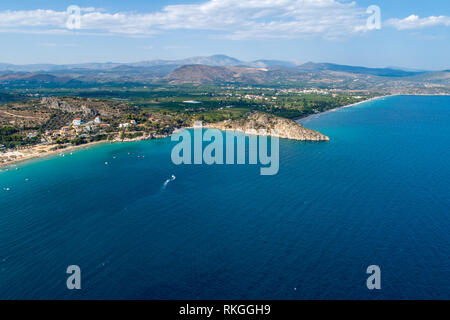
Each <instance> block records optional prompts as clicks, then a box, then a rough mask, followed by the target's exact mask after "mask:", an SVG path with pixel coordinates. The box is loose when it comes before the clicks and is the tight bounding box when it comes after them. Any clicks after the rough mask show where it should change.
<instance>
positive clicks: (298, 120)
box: [292, 93, 450, 124]
mask: <svg viewBox="0 0 450 320" xmlns="http://www.w3.org/2000/svg"><path fill="white" fill-rule="evenodd" d="M397 96H425V97H426V96H430V97H435V96H438V97H439V96H450V94H447V93H436V94H430V93H416V94H412V93H393V94H388V95H384V96H378V97H373V98H370V99H367V100H364V101H360V102H355V103H352V104H347V105H345V106H341V107H336V108H333V109H330V110H326V111H323V112H319V113H314V114H310V115H307V116H304V117H300V118H295V119H292V120H294V121H295V122H297V123H299V124H301V123H302V122H303V121H307V120H309V119H312V118H315V117H319V116H321V115H323V114H326V113H329V112H334V111H337V110H339V109H344V108H350V107H354V106H357V105H360V104H363V103H366V102H372V101H376V100H380V99H384V98H389V97H397Z"/></svg>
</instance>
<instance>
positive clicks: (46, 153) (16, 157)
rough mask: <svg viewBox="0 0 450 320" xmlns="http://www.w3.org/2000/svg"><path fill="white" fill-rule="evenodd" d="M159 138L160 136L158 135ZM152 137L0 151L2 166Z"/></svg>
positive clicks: (0, 163) (0, 166) (145, 137)
mask: <svg viewBox="0 0 450 320" xmlns="http://www.w3.org/2000/svg"><path fill="white" fill-rule="evenodd" d="M156 138H158V137H156ZM149 139H152V137H150V136H143V137H138V138H134V139H125V140H119V139H115V140H110V141H108V140H103V141H95V142H90V143H86V144H82V145H79V146H69V147H66V148H64V149H58V150H51V149H53V148H54V147H55V146H56V145H55V144H52V145H37V146H33V147H30V148H26V149H22V150H11V151H7V152H3V153H1V152H0V161H1V162H0V168H5V167H9V166H12V165H16V164H18V163H22V162H26V161H29V160H33V159H40V158H46V157H51V156H55V155H58V154H59V155H65V154H67V153H68V152H72V151H77V150H81V149H89V148H91V147H93V146H96V145H100V144H104V143H117V142H133V141H140V140H149Z"/></svg>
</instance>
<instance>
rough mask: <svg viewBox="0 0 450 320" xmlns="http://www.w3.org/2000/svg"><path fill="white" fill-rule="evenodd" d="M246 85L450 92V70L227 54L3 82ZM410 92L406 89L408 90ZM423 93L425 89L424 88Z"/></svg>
mask: <svg viewBox="0 0 450 320" xmlns="http://www.w3.org/2000/svg"><path fill="white" fill-rule="evenodd" d="M155 81H157V82H161V81H162V82H169V83H172V84H180V83H197V84H202V83H241V84H279V85H295V86H300V85H301V86H310V87H311V86H312V87H323V88H332V89H333V88H334V89H350V90H371V91H375V90H377V91H389V92H392V91H395V90H396V91H402V90H403V89H405V88H407V89H408V90H409V89H410V90H413V91H414V90H416V91H417V90H422V89H424V88H427V89H430V88H431V89H432V91H433V92H434V91H442V90H444V91H446V92H447V91H448V90H449V88H450V72H449V70H444V71H433V72H430V71H423V70H411V69H402V68H395V67H386V68H368V67H361V66H349V65H339V64H333V63H314V62H307V63H305V64H296V63H293V62H289V61H280V60H256V61H251V62H245V61H241V60H238V59H235V58H232V57H228V56H226V55H213V56H208V57H192V58H187V59H182V60H151V61H141V62H134V63H113V62H107V63H85V64H70V65H54V64H33V65H12V64H0V84H3V85H5V84H7V85H11V84H15V83H17V82H19V83H23V82H26V84H29V83H55V84H57V83H60V84H62V83H74V82H80V83H111V82H114V83H150V82H155ZM403 91H404V90H403ZM422 91H423V90H422Z"/></svg>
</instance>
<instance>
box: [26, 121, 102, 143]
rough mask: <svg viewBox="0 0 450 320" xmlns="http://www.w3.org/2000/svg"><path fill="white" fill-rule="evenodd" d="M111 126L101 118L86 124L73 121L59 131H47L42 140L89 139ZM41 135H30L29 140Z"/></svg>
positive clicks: (34, 133)
mask: <svg viewBox="0 0 450 320" xmlns="http://www.w3.org/2000/svg"><path fill="white" fill-rule="evenodd" d="M109 127H110V125H109V124H107V123H103V122H102V120H101V118H100V117H96V118H95V119H94V120H91V121H87V122H84V121H83V120H82V119H81V118H75V119H73V121H72V123H71V124H70V125H68V126H64V127H62V128H60V129H59V130H47V131H45V136H44V137H43V138H42V140H44V141H47V142H52V140H53V139H58V138H72V137H75V136H80V137H89V136H90V135H92V134H97V133H101V132H102V130H104V129H107V128H109ZM38 135H39V133H37V132H31V133H28V135H27V137H28V138H29V139H31V138H34V137H36V136H38Z"/></svg>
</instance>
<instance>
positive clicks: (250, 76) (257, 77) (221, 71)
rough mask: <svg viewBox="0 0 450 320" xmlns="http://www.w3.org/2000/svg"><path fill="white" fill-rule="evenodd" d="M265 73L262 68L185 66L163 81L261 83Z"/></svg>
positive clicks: (265, 70)
mask: <svg viewBox="0 0 450 320" xmlns="http://www.w3.org/2000/svg"><path fill="white" fill-rule="evenodd" d="M266 72H267V69H263V68H249V67H212V66H205V65H187V66H182V67H179V68H177V69H175V70H174V71H173V72H171V73H170V74H169V75H168V76H166V77H165V79H166V80H168V81H170V82H174V83H217V82H249V83H261V82H262V81H264V79H265V73H266Z"/></svg>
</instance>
